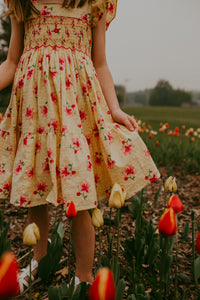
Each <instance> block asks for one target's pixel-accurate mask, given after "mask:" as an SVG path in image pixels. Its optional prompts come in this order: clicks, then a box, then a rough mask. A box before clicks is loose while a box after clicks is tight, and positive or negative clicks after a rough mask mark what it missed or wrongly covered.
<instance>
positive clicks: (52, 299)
mask: <svg viewBox="0 0 200 300" xmlns="http://www.w3.org/2000/svg"><path fill="white" fill-rule="evenodd" d="M48 297H49V300H62V298H61V297H60V295H59V292H58V289H57V287H54V286H50V287H49V290H48Z"/></svg>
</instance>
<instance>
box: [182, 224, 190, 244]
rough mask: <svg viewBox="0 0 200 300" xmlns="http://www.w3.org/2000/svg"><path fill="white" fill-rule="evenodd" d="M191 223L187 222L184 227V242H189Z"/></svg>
mask: <svg viewBox="0 0 200 300" xmlns="http://www.w3.org/2000/svg"><path fill="white" fill-rule="evenodd" d="M189 230H190V229H189V222H186V223H185V225H184V229H183V240H184V241H187V239H188V234H189Z"/></svg>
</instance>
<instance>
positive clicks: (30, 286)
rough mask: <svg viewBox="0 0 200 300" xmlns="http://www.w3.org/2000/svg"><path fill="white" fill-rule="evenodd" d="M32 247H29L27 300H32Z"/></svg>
mask: <svg viewBox="0 0 200 300" xmlns="http://www.w3.org/2000/svg"><path fill="white" fill-rule="evenodd" d="M31 250H32V247H29V268H30V269H29V272H30V273H29V300H32V278H31V277H32V272H31V259H32V251H31Z"/></svg>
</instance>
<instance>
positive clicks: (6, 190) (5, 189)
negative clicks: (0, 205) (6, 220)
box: [0, 182, 11, 197]
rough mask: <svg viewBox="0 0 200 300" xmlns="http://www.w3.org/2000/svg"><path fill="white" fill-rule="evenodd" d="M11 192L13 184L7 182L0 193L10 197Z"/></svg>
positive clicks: (0, 189)
mask: <svg viewBox="0 0 200 300" xmlns="http://www.w3.org/2000/svg"><path fill="white" fill-rule="evenodd" d="M10 191H11V183H10V182H5V183H4V184H3V185H2V187H1V188H0V193H3V194H4V196H6V197H8V196H10Z"/></svg>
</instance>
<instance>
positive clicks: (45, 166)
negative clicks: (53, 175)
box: [42, 157, 50, 173]
mask: <svg viewBox="0 0 200 300" xmlns="http://www.w3.org/2000/svg"><path fill="white" fill-rule="evenodd" d="M42 170H43V172H46V173H49V172H50V168H49V160H48V157H47V158H46V159H45V161H44V164H43V168H42Z"/></svg>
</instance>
